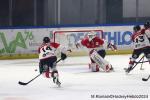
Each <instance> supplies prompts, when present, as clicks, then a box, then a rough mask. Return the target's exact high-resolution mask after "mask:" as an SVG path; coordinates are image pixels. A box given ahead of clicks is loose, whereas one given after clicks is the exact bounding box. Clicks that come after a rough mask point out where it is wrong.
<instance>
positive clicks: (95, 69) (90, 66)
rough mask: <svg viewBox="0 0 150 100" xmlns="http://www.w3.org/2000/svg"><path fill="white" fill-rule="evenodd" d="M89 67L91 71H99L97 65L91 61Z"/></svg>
mask: <svg viewBox="0 0 150 100" xmlns="http://www.w3.org/2000/svg"><path fill="white" fill-rule="evenodd" d="M89 69H90V70H91V71H92V72H98V71H99V66H98V65H97V64H96V63H91V64H89Z"/></svg>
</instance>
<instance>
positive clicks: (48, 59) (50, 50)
mask: <svg viewBox="0 0 150 100" xmlns="http://www.w3.org/2000/svg"><path fill="white" fill-rule="evenodd" d="M58 48H61V46H60V44H58V43H52V42H50V38H49V37H44V38H43V44H42V45H41V46H40V47H39V49H38V52H39V60H40V62H39V71H40V73H43V74H44V75H45V76H46V77H47V78H50V77H52V78H53V82H54V83H56V84H57V85H59V86H60V84H61V83H60V81H59V75H58V70H57V68H56V61H57V56H56V52H55V51H56V50H57V49H58ZM66 58H67V56H66V48H65V47H62V48H61V59H62V60H64V59H66Z"/></svg>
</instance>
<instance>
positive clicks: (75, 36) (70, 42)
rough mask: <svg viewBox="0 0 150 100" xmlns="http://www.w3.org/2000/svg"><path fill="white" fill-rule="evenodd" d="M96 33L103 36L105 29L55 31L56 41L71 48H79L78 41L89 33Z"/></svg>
mask: <svg viewBox="0 0 150 100" xmlns="http://www.w3.org/2000/svg"><path fill="white" fill-rule="evenodd" d="M91 32H92V33H95V34H96V35H97V36H99V37H100V38H103V31H102V30H99V29H89V30H61V31H54V32H53V39H54V42H56V43H59V44H61V45H63V46H66V47H68V48H70V49H73V50H75V49H77V48H76V45H75V44H76V42H77V41H79V40H81V39H82V38H84V37H86V36H87V34H88V33H91Z"/></svg>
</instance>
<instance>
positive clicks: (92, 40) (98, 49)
mask: <svg viewBox="0 0 150 100" xmlns="http://www.w3.org/2000/svg"><path fill="white" fill-rule="evenodd" d="M104 42H105V41H104V40H103V39H101V38H99V37H98V36H96V34H95V32H90V33H88V35H87V37H85V38H84V39H82V40H80V41H78V42H77V44H76V46H77V48H78V47H80V46H84V47H86V48H88V49H89V56H90V59H91V63H90V64H89V68H90V69H91V71H92V72H98V71H100V69H102V70H103V71H105V72H109V71H110V70H113V68H112V66H111V65H110V64H109V62H108V61H106V60H105V59H104V58H105V55H106V52H105V49H104V46H103V45H104ZM108 47H109V48H112V49H113V50H115V49H116V47H115V46H114V45H112V44H111V43H109V44H108Z"/></svg>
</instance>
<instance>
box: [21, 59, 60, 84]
mask: <svg viewBox="0 0 150 100" xmlns="http://www.w3.org/2000/svg"><path fill="white" fill-rule="evenodd" d="M61 60H62V59H59V60H58V61H56V63H58V62H59V61H61ZM41 74H42V73H40V74H38V75H37V76H35V77H34V78H33V79H31V80H30V81H28V82H21V81H19V82H18V84H20V85H27V84H29V83H30V82H32V81H33V80H35V79H36V78H38V77H39V76H40V75H41Z"/></svg>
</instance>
